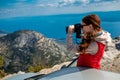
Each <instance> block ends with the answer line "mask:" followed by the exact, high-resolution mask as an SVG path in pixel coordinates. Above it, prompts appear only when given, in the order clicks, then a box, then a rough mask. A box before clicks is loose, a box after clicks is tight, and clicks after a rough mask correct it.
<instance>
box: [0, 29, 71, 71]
mask: <svg viewBox="0 0 120 80" xmlns="http://www.w3.org/2000/svg"><path fill="white" fill-rule="evenodd" d="M0 58H1V59H2V60H3V61H2V64H1V66H0V68H2V69H4V70H5V71H6V72H12V73H14V72H18V71H27V70H28V68H29V67H31V66H35V65H37V66H53V65H55V64H58V63H62V62H65V61H68V60H69V59H70V57H69V55H68V54H67V51H66V50H65V47H64V46H62V45H60V44H58V43H56V42H55V41H53V40H52V39H49V38H46V37H44V36H43V35H42V34H40V33H38V32H35V31H27V30H22V31H16V32H14V33H11V34H8V35H6V36H3V37H0Z"/></svg>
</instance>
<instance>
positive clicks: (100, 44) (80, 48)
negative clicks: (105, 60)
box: [67, 14, 111, 69]
mask: <svg viewBox="0 0 120 80" xmlns="http://www.w3.org/2000/svg"><path fill="white" fill-rule="evenodd" d="M81 25H82V32H83V35H82V38H81V43H80V44H73V41H72V33H74V25H70V26H69V28H68V33H67V50H68V51H75V52H76V53H79V57H78V61H77V66H78V67H79V66H84V67H90V68H96V69H100V60H101V59H102V57H103V54H104V50H105V47H106V45H107V44H108V42H111V37H110V34H109V33H108V32H106V31H104V30H102V28H101V26H100V18H99V17H98V16H97V15H95V14H91V15H87V16H85V17H84V18H83V19H82V23H81Z"/></svg>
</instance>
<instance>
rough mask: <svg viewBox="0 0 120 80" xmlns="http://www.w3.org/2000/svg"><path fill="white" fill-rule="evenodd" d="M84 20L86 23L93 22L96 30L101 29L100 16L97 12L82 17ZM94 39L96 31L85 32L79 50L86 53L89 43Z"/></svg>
mask: <svg viewBox="0 0 120 80" xmlns="http://www.w3.org/2000/svg"><path fill="white" fill-rule="evenodd" d="M82 22H84V23H85V24H86V25H90V24H92V26H93V29H94V30H97V31H100V30H101V27H100V18H99V17H98V16H97V15H95V14H90V15H87V16H85V17H84V18H83V19H82ZM93 41H95V34H94V32H87V33H86V34H84V36H83V37H82V41H81V43H80V45H79V49H78V52H82V53H85V52H86V49H87V48H88V46H89V44H90V43H91V42H93Z"/></svg>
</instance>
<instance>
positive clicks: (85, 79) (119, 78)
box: [49, 69, 120, 80]
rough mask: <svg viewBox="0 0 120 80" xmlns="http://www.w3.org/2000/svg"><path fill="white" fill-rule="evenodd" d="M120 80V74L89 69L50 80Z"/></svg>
mask: <svg viewBox="0 0 120 80" xmlns="http://www.w3.org/2000/svg"><path fill="white" fill-rule="evenodd" d="M77 79H79V80H120V74H117V73H112V72H107V71H101V70H96V69H88V70H84V71H81V72H75V73H70V74H66V75H63V76H59V77H55V78H51V79H49V80H77Z"/></svg>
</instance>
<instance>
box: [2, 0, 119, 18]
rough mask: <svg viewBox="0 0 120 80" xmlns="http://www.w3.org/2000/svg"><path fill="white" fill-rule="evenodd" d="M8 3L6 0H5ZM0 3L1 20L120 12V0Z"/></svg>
mask: <svg viewBox="0 0 120 80" xmlns="http://www.w3.org/2000/svg"><path fill="white" fill-rule="evenodd" d="M5 1H6V0H5ZM5 1H2V2H1V1H0V4H2V5H0V18H2V17H19V16H36V15H52V14H70V13H84V12H90V11H113V10H120V5H119V4H120V0H8V2H5Z"/></svg>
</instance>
